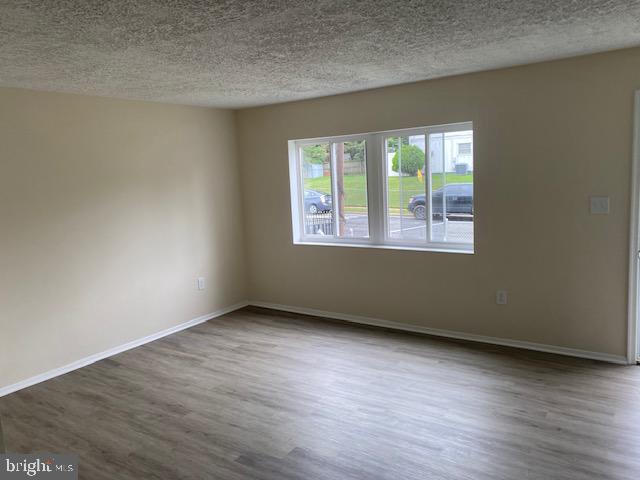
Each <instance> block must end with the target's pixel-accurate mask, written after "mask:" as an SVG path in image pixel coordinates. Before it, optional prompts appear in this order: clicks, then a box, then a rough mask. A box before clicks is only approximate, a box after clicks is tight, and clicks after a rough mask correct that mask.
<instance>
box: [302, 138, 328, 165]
mask: <svg viewBox="0 0 640 480" xmlns="http://www.w3.org/2000/svg"><path fill="white" fill-rule="evenodd" d="M302 158H303V160H304V162H305V163H315V164H320V165H321V164H323V163H324V162H326V161H328V160H329V144H328V143H325V144H321V145H307V146H305V147H303V148H302Z"/></svg>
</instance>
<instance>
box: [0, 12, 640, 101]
mask: <svg viewBox="0 0 640 480" xmlns="http://www.w3.org/2000/svg"><path fill="white" fill-rule="evenodd" d="M636 45H640V0H510V1H507V0H477V1H467V0H452V1H442V0H440V1H438V0H436V1H406V0H405V1H402V0H361V1H355V0H315V1H314V0H280V1H278V0H276V1H264V2H260V1H255V0H248V1H242V0H221V1H197V0H176V1H171V0H165V1H162V0H157V1H152V0H140V1H131V0H128V1H125V0H34V1H20V0H17V1H10V0H0V86H14V87H24V88H32V89H41V90H54V91H63V92H73V93H84V94H91V95H105V96H111V97H123V98H135V99H143V100H157V101H164V102H174V103H185V104H195V105H208V106H221V107H245V106H253V105H262V104H269V103H276V102H283V101H288V100H296V99H302V98H311V97H319V96H323V95H330V94H335V93H342V92H350V91H355V90H363V89H367V88H372V87H379V86H384V85H391V84H398V83H404V82H411V81H416V80H422V79H427V78H434V77H441V76H445V75H451V74H456V73H464V72H472V71H478V70H486V69H491V68H496V67H502V66H508V65H516V64H523V63H530V62H535V61H541V60H547V59H554V58H561V57H567V56H572V55H578V54H584V53H591V52H596V51H603V50H610V49H615V48H622V47H629V46H636Z"/></svg>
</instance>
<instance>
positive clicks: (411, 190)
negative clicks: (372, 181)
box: [385, 135, 427, 243]
mask: <svg viewBox="0 0 640 480" xmlns="http://www.w3.org/2000/svg"><path fill="white" fill-rule="evenodd" d="M424 142H425V136H424V135H408V136H400V137H389V138H387V139H385V156H386V159H385V163H386V176H387V192H386V198H387V211H386V217H387V218H386V220H387V236H388V238H390V239H392V240H405V241H411V242H413V243H416V242H418V243H420V242H424V241H426V238H427V223H426V218H427V216H426V202H425V191H426V190H425V178H424V164H425V163H424V162H425V153H424V152H425V148H424Z"/></svg>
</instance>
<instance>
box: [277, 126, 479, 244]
mask: <svg viewBox="0 0 640 480" xmlns="http://www.w3.org/2000/svg"><path fill="white" fill-rule="evenodd" d="M289 167H290V181H291V207H292V208H291V210H292V214H293V218H292V221H293V237H294V238H293V240H294V243H298V244H305V243H307V244H328V245H350V246H373V247H382V248H400V249H416V250H435V251H456V252H465V253H472V252H473V226H474V208H473V126H472V124H471V122H467V123H459V124H453V125H440V126H434V127H422V128H414V129H407V130H398V131H391V132H377V133H368V134H362V135H350V136H343V137H331V138H322V139H312V140H292V141H290V142H289Z"/></svg>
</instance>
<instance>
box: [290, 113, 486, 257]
mask: <svg viewBox="0 0 640 480" xmlns="http://www.w3.org/2000/svg"><path fill="white" fill-rule="evenodd" d="M460 130H471V131H473V122H460V123H453V124H447V125H436V126H429V127H418V128H405V129H400V130H388V131H384V132H374V133H363V134H356V135H339V136H332V137H319V138H308V139H301V140H290V141H289V144H288V147H289V182H290V189H291V218H292V230H293V243H294V244H296V245H334V246H349V247H365V248H383V249H396V250H419V251H434V252H447V253H465V254H473V253H474V249H475V225H474V239H473V242H472V243H453V242H447V241H432V240H431V236H432V235H431V230H432V225H431V220H432V214H431V194H430V193H429V194H426V195H425V200H426V203H427V218H426V225H427V235H426V236H427V239H426V240H425V241H421V242H416V241H412V240H401V239H391V238H390V237H389V235H388V231H389V228H388V224H387V222H388V218H387V215H386V212H387V188H386V185H387V181H388V178H387V166H386V161H387V159H386V155H385V153H386V152H385V139H386V138H388V137H398V136H408V135H424V136H425V166H426V168H425V178H426V183H425V193H427V192H431V162H430V161H429V135H430V134H434V133H447V132H455V131H460ZM361 140H364V141H365V145H366V147H365V157H366V158H365V162H366V163H365V164H366V172H367V174H366V182H367V207H368V218H369V237H368V238H339V237H336V236H333V237H328V236H327V237H320V236H318V235H306V234H305V231H304V215H305V212H304V207H303V205H304V179H303V176H302V168H301V162H300V159H301V157H300V150H301V148H302V147H303V146H305V145H316V144H319V143H329V144H332V143H340V142H349V141H361ZM474 145H475V142H472V154H473V153H474V150H475V147H474ZM333 150H334V149H333V148H329V151H330V155H331V181H332V195H333V208H334V210H336V209H337V201H338V199H337V195H336V194H335V192H336V182H337V179H336V176H335V175H334V163H335V159H334V158H333V157H334V152H333ZM475 161H476V159H475V155H474V163H475ZM474 197H475V184H474ZM444 201H445V202H446V199H444ZM336 217H337V215H334V221H336ZM473 221H474V222H475V208H474V220H473ZM334 231H337V230H336V229H335V225H334Z"/></svg>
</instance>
